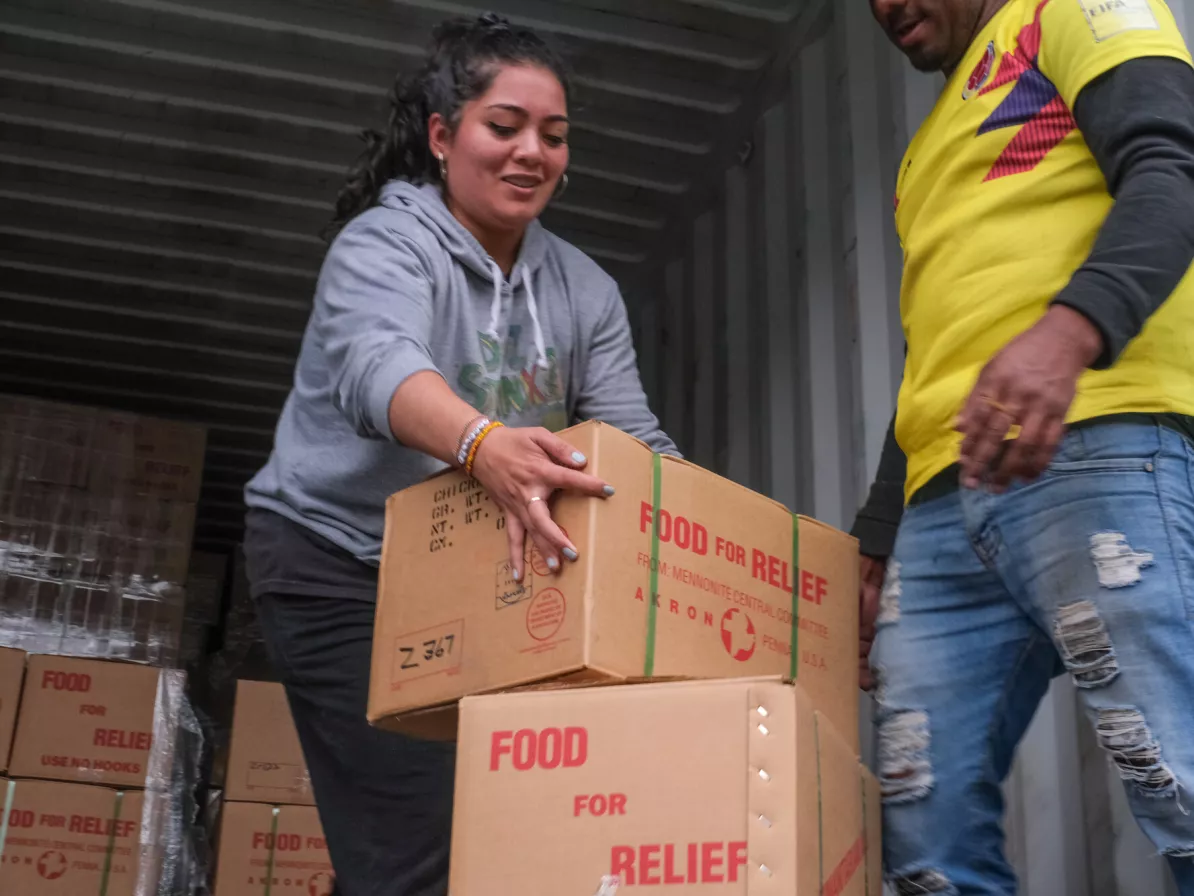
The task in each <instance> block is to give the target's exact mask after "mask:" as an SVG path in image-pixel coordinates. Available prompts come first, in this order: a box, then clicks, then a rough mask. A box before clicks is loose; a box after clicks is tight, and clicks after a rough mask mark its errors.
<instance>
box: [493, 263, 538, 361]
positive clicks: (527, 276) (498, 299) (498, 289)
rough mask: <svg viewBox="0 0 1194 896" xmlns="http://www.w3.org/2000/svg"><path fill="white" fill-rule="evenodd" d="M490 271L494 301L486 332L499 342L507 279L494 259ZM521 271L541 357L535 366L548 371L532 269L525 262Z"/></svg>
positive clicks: (532, 326)
mask: <svg viewBox="0 0 1194 896" xmlns="http://www.w3.org/2000/svg"><path fill="white" fill-rule="evenodd" d="M489 270H490V271H491V272H492V273H493V301H492V302H491V303H490V306H489V329H488V330H486V331H485V335H486V336H488V337H489V338H490V339H492V340H493V341H494V342H497V341H498V339H499V335H498V323H499V321H500V319H501V316H502V282H503V280H504V279H505V278H504V277H503V275H502V269H501V268H500V267H499V266H498V263H497V262H496V261H493V260H492V259H491V260H490V262H489ZM520 270H521V271H522V288H523V289H524V290H525V291H526V294H527V311H528V312H530V315H531V330H532V336H533V338H534V340H535V351H536V352H537V353H538V356H539V357H538V360H537V361H536V362H535V364H536V366H537V367H538V368H539V369H540V370H546V369H547V368H548V367H549V366H550V365H549V364H548V361H547V343H546V342H545V341H544V339H543V327H542V326H541V325H540V324H539V306H538V304H537V303H536V302H535V291H534V289H533V288H532V287H531V269H530V268H529V267H527V265H526V263H525V262H524V263H523V264H522V265H521V266H520Z"/></svg>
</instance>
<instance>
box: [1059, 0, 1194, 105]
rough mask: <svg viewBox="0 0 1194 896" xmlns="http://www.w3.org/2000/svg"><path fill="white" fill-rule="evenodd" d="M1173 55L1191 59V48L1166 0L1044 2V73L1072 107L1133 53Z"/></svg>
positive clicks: (1069, 0) (1174, 57)
mask: <svg viewBox="0 0 1194 896" xmlns="http://www.w3.org/2000/svg"><path fill="white" fill-rule="evenodd" d="M1158 56H1160V57H1169V58H1173V59H1180V60H1182V61H1184V62H1186V63H1187V64H1194V63H1191V58H1190V51H1189V49H1188V48H1187V47H1186V42H1185V40H1184V39H1183V38H1182V34H1181V31H1179V30H1178V27H1177V22H1176V20H1175V19H1174V17H1173V13H1172V12H1171V11H1170V10H1169V7H1168V6H1166V5H1165V2H1164V0H1045V2H1044V3H1043V4H1042V8H1041V51H1040V59H1039V65H1040V69H1041V73H1042V74H1043V75H1045V77H1047V78H1048V79H1049V80H1050V81H1052V82H1053V84H1054V85H1055V86H1056V87H1057V90H1058V92H1059V93H1060V94H1061V96H1062V98H1063V99H1064V100H1065V102H1066V105H1067V106H1069V107H1070V108H1071V109H1073V108H1074V104H1075V103H1076V102H1077V99H1078V94H1080V93H1081V92H1082V90H1083V88H1085V87H1086V86H1087V85H1088V84H1089V83H1090V82H1091V81H1093V80H1095V79H1096V78H1098V77H1099V76H1100V75H1103V74H1106V73H1107V72H1109V71H1111V69H1113V68H1115V67H1116V66H1118V65H1122V64H1123V63H1125V62H1127V61H1128V60H1129V59H1139V58H1142V57H1158Z"/></svg>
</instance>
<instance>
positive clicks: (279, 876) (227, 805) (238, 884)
mask: <svg viewBox="0 0 1194 896" xmlns="http://www.w3.org/2000/svg"><path fill="white" fill-rule="evenodd" d="M219 815H220V818H219V821H218V823H217V825H216V827H217V829H218V831H219V834H218V844H219V846H218V851H217V855H216V877H215V894H214V896H260V894H262V893H270V894H274V896H288V894H293V896H331V894H332V893H333V891H334V882H335V878H334V875H333V873H332V864H331V860H330V859H329V857H328V851H327V844H326V843H325V842H324V837H323V829H322V828H321V827H320V824H319V815H318V814H317V812H316V810H315V798H314V797H313V795H312V793H311V779H310V777H309V775H308V774H307V766H306V763H305V762H304V761H303V753H302V749H301V747H300V746H299V739H298V733H297V732H296V731H295V728H294V721H293V719H292V717H291V715H290V707H289V706H288V705H287V703H286V695H285V693H284V691H283V689H282V685H280V684H276V683H273V682H260V681H238V682H237V684H236V709H235V713H234V716H233V720H232V740H231V746H230V748H229V755H228V764H227V772H226V774H225V780H224V799H223V804H222V805H221V806H220V808H219Z"/></svg>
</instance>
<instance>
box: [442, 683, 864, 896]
mask: <svg viewBox="0 0 1194 896" xmlns="http://www.w3.org/2000/svg"><path fill="white" fill-rule="evenodd" d="M860 781H861V779H860V776H859V767H858V762H857V760H856V758H855V757H854V753H853V750H852V749H851V748H850V746H849V745H848V744H847V743H846V742H845V741H844V740H843V739H842V738H841V737H840V736H839V735H838V733H837V732H836V731H835V730H834V729H833V725H832V724H831V723H830V722H829V721H828V720H827V719H826V717H825V716H824V714H822V713H820V712H817V711H815V710H814V709H813V706H812V701H811V700H810V699H809V698H808V696H807V695H806V694H804V693H803V691H802V690H801V689H800V688H799V687H792V686H789V685H785V684H782V683H780V682H778V681H776V680H750V679H745V680H741V679H740V680H723V681H710V682H683V683H671V684H646V685H628V686H622V687H595V688H585V689H579V690H572V691H555V692H521V693H513V694H503V695H499V696H491V697H473V698H469V699H466V700H464V701H463V702H462V703H461V709H460V739H459V744H458V747H457V769H456V800H455V808H454V810H453V829H452V865H451V892H452V893H453V894H454V896H559V894H561V893H584V894H591V893H594V892H597V891H598V890H599V889H600V886H601V884H602V881H603V878H606V877H616V878H618V883H619V888H618V889H617V892H618V894H619V896H621V894H622V893H623V892H625V893H627V894H633V893H638V892H651V891H654V889H655V888H656V887H657V886H662V885H667V886H668V891H669V892H673V893H681V894H696V893H719V894H725V896H730V894H734V896H771V894H802V896H803V894H824V896H842V894H847V896H863V894H864V893H865V892H866V891H865V886H866V882H865V870H864V869H865V867H866V863H865V848H866V834H865V828H864V824H863V808H862V794H861V786H860Z"/></svg>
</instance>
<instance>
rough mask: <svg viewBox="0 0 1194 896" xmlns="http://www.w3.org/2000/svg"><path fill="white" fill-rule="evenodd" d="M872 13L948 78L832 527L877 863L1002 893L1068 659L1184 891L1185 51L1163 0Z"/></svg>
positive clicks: (1187, 593)
mask: <svg viewBox="0 0 1194 896" xmlns="http://www.w3.org/2000/svg"><path fill="white" fill-rule="evenodd" d="M871 6H872V9H873V11H874V14H875V17H876V18H877V19H878V21H879V22H880V24H881V25H882V26H883V28H884V29H885V31H886V32H887V34H888V35H889V36H890V38H891V39H892V41H893V42H895V43H896V44H897V45H898V46H899V47H900V49H902V50H903V52H904V53H905V54H906V55H907V56H908V57H909V58H910V59H911V61H912V63H913V65H914V66H916V67H917V68H918V69H921V70H923V71H937V70H940V71H944V72H945V73H946V74H947V75H948V76H949V83H948V85H947V87H946V89H945V92H944V94H943V95H942V97H941V98H940V100H939V102H938V103H937V106H936V108H935V109H934V110H933V112H932V114H931V115H930V116H929V118H928V119H927V121H926V122H925V124H924V126H923V127H922V128H921V130H920V132H919V133H918V134H917V135H916V138H915V139H914V140H913V142H912V145H911V147H910V148H909V150H908V154H907V157H906V158H905V160H904V163H903V166H902V168H901V171H900V174H899V182H898V195H897V206H896V209H897V210H896V224H897V229H898V230H899V234H900V239H901V241H902V243H903V246H904V250H905V269H904V282H903V287H902V294H901V315H902V319H903V326H904V332H905V336H906V339H907V359H906V364H905V373H904V381H903V385H902V388H901V390H900V395H899V402H898V413H897V418H896V420H895V421H894V423H893V429H892V433H891V434H889V438H888V445H887V447H886V448H885V451H884V457H883V460H882V462H881V466H880V472H879V478H878V480H877V481H876V483H875V486H874V488H873V490H872V494H871V498H870V500H869V502H868V505H867V506H866V507H865V508H864V509H863V510H862V511H861V512H860V514H859V518H858V521H857V523H856V525H855V532H856V534H857V535H858V536H859V537H860V541H861V543H862V550H863V553H864V554H865V555H867V556H866V558H865V559H864V561H863V578H864V587H863V600H864V617H866V618H869V619H870V620H876V614H877V622H876V626H877V629H876V634H875V645H874V651H873V652H872V654H871V657H870V660H871V669H872V671H873V673H874V678H875V686H876V690H875V696H876V702H877V706H878V709H877V721H876V724H877V727H878V739H879V765H880V769H879V771H880V777H881V780H882V785H883V799H884V822H885V834H886V861H887V865H888V873H889V875H890V877H891V880H892V882H893V883H894V885H895V888H896V891H897V892H898V893H899V894H901V896H903V894H919V893H954V894H980V893H981V894H993V893H999V894H1007V893H1014V892H1015V879H1014V875H1013V873H1012V871H1011V868H1010V867H1009V865H1008V863H1007V861H1006V859H1005V857H1004V852H1003V835H1002V830H1001V820H1002V815H1003V803H1002V798H1001V789H1000V784H1001V783H1002V781H1003V780H1004V778H1005V776H1006V775H1007V772H1008V770H1009V767H1010V765H1011V762H1012V756H1013V753H1014V751H1015V748H1016V746H1017V744H1018V742H1019V740H1020V738H1021V737H1022V735H1023V733H1024V730H1025V728H1026V727H1027V726H1028V723H1029V721H1030V720H1031V718H1032V715H1033V713H1034V711H1035V710H1036V707H1037V704H1038V703H1039V701H1040V699H1041V697H1042V696H1043V694H1044V693H1045V691H1046V690H1047V688H1048V686H1049V682H1050V680H1051V678H1052V677H1053V676H1054V675H1056V674H1059V673H1060V672H1062V671H1063V670H1068V672H1069V674H1070V675H1071V676H1072V677H1073V679H1074V681H1075V683H1076V684H1077V686H1078V688H1079V693H1080V694H1081V696H1082V699H1083V701H1084V703H1085V707H1086V710H1087V712H1088V715H1089V717H1090V719H1091V721H1092V722H1093V724H1094V726H1095V730H1096V732H1097V736H1098V740H1099V742H1100V744H1101V745H1102V747H1103V748H1104V749H1105V750H1106V751H1107V754H1108V755H1109V756H1110V758H1111V759H1112V761H1113V762H1114V765H1115V767H1116V769H1117V770H1118V772H1119V775H1120V777H1121V778H1122V779H1123V782H1124V786H1125V788H1126V791H1127V795H1128V800H1129V802H1130V804H1131V806H1132V810H1133V812H1134V813H1135V815H1136V817H1137V819H1138V821H1139V823H1140V825H1141V827H1142V828H1143V829H1144V831H1145V833H1146V834H1147V835H1148V836H1149V837H1150V838H1151V839H1152V841H1153V843H1154V844H1155V845H1156V847H1157V849H1158V851H1159V852H1160V853H1161V854H1162V855H1164V856H1166V857H1167V858H1168V860H1169V863H1170V866H1171V868H1172V870H1173V872H1174V874H1175V876H1176V878H1177V881H1178V888H1179V892H1180V893H1182V894H1183V896H1194V814H1191V813H1192V812H1194V275H1191V276H1187V273H1188V272H1189V270H1190V267H1191V263H1192V261H1194V67H1192V66H1191V60H1190V56H1189V53H1188V51H1187V49H1186V47H1185V44H1184V43H1183V41H1182V38H1181V36H1180V35H1179V33H1178V30H1177V26H1176V24H1175V22H1174V19H1173V16H1172V14H1171V13H1170V11H1169V10H1168V8H1167V7H1166V6H1165V4H1164V3H1163V2H1162V0H1113V2H1110V0H871ZM894 440H898V446H897V444H896V442H895V441H894ZM901 449H902V451H901ZM905 457H906V465H905ZM905 504H906V505H907V506H906V507H904V505H905ZM901 516H902V518H901ZM897 524H898V526H899V530H898V537H894V534H895V529H896V526H897ZM893 537H894V548H893V544H892V541H893ZM888 558H890V562H888V563H886V567H887V573H886V581H885V583H884V584H883V586H882V594H881V596H880V595H879V582H880V580H881V577H882V572H881V570H882V569H883V566H884V562H885V561H887V560H888ZM869 637H870V631H868V630H867V625H866V624H865V623H864V632H863V644H862V648H861V653H862V654H863V656H864V657H865V654H866V653H867V650H868V648H869V645H868V644H867V643H866V641H867V639H868V638H869ZM1073 761H1074V762H1077V761H1078V757H1076V756H1075V757H1073Z"/></svg>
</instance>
